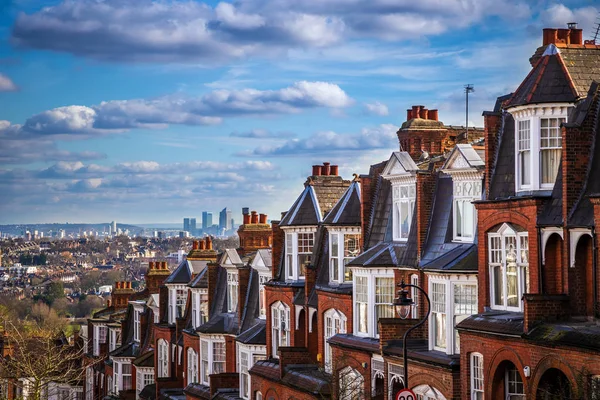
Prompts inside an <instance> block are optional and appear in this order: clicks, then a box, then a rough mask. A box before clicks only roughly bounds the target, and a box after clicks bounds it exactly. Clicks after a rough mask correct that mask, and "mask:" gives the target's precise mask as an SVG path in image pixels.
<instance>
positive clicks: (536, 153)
mask: <svg viewBox="0 0 600 400" xmlns="http://www.w3.org/2000/svg"><path fill="white" fill-rule="evenodd" d="M572 107H573V103H546V104H528V105H524V106H517V107H512V108H509V109H508V110H507V111H508V112H510V113H511V114H512V115H513V117H514V119H515V126H514V131H515V141H514V142H515V144H514V152H515V153H514V154H515V160H514V163H515V164H514V165H515V176H516V178H517V179H515V191H516V192H517V193H519V192H529V191H536V190H552V189H553V187H554V183H555V182H553V183H548V184H543V183H542V182H541V178H542V168H541V165H542V159H541V152H542V139H541V133H542V132H541V129H542V128H541V125H542V123H541V120H542V119H546V118H558V119H564V120H565V121H566V120H567V118H568V114H569V111H570V110H571V108H572ZM522 121H529V139H530V144H529V152H530V157H529V159H530V160H529V161H530V175H531V176H530V184H522V181H521V176H522V167H521V161H520V157H519V152H520V151H521V150H523V149H526V146H525V143H524V140H525V139H523V140H522V141H520V140H519V123H520V122H522Z"/></svg>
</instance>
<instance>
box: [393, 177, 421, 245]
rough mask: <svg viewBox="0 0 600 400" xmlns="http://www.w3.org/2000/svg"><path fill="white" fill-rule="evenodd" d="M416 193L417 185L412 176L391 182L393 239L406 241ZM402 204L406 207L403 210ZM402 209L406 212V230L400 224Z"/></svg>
mask: <svg viewBox="0 0 600 400" xmlns="http://www.w3.org/2000/svg"><path fill="white" fill-rule="evenodd" d="M416 193H417V186H416V181H415V178H414V177H411V178H408V180H406V179H405V180H400V181H395V182H393V183H392V199H393V202H392V224H393V229H392V231H393V234H392V238H393V240H394V241H400V242H406V241H407V240H408V236H409V234H410V228H411V225H412V219H413V214H414V211H415V202H416V197H417V195H416ZM403 206H405V207H406V210H403ZM403 211H406V212H407V215H406V221H407V225H406V232H404V229H403V227H402V226H401V225H400V223H401V221H403V219H404V213H403Z"/></svg>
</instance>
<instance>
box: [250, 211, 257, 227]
mask: <svg viewBox="0 0 600 400" xmlns="http://www.w3.org/2000/svg"><path fill="white" fill-rule="evenodd" d="M250 222H251V223H252V224H258V213H257V212H256V211H252V215H251V217H250Z"/></svg>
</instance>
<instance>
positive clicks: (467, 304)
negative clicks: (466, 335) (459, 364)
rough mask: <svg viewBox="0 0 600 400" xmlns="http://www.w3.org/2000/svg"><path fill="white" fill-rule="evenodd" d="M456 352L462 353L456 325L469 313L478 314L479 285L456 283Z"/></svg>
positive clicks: (454, 322) (454, 324) (454, 323)
mask: <svg viewBox="0 0 600 400" xmlns="http://www.w3.org/2000/svg"><path fill="white" fill-rule="evenodd" d="M453 286H454V321H453V326H454V327H455V328H454V354H459V353H460V336H459V334H458V330H457V329H456V325H458V324H459V323H460V322H461V321H462V320H464V319H466V318H467V317H468V316H469V315H473V314H477V285H465V284H454V285H453Z"/></svg>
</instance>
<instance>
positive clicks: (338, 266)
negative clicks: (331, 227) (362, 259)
mask: <svg viewBox="0 0 600 400" xmlns="http://www.w3.org/2000/svg"><path fill="white" fill-rule="evenodd" d="M359 253H360V234H358V233H353V232H341V231H332V232H330V234H329V266H330V268H329V280H330V281H331V282H337V283H344V282H352V270H351V269H350V268H347V267H346V264H348V263H349V262H350V261H351V260H352V259H353V258H355V257H356V256H357V255H358V254H359Z"/></svg>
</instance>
